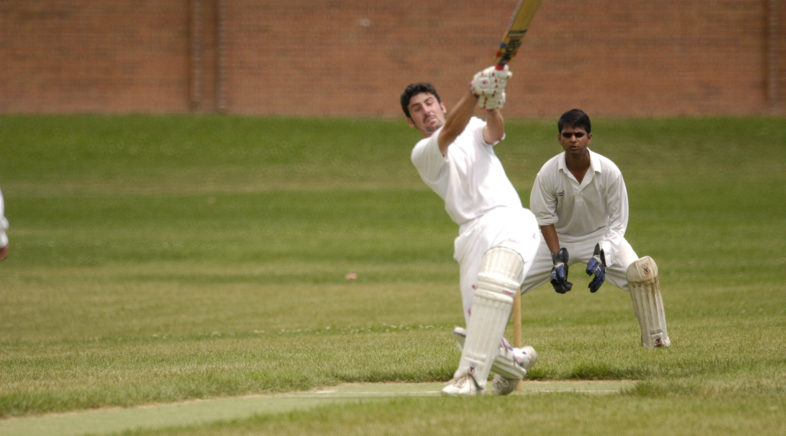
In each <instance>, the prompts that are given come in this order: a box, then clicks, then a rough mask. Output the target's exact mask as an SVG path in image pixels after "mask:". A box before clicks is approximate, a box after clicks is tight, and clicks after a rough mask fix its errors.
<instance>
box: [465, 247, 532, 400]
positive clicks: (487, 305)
mask: <svg viewBox="0 0 786 436" xmlns="http://www.w3.org/2000/svg"><path fill="white" fill-rule="evenodd" d="M523 269H524V262H523V260H522V259H521V256H520V255H519V254H518V253H516V252H515V251H513V250H511V249H509V248H502V247H494V248H491V249H490V250H489V251H487V252H486V254H485V255H484V256H483V260H482V261H481V265H480V272H479V273H478V289H477V291H475V296H474V298H473V303H472V314H471V315H470V317H469V324H468V325H467V338H466V340H465V342H464V348H463V349H462V351H461V361H460V362H459V367H458V370H457V371H456V374H455V376H461V375H462V374H466V373H470V374H472V375H473V377H474V379H475V380H476V382H477V383H478V385H480V387H481V389H483V388H485V384H486V381H487V380H488V376H489V372H490V371H491V365H492V362H493V361H494V358H495V357H496V356H497V354H498V353H499V352H498V348H499V344H500V342H501V340H502V336H503V335H504V334H505V327H507V324H508V319H509V318H510V312H511V309H512V308H513V296H514V295H515V294H516V292H519V286H520V280H521V275H522V273H523Z"/></svg>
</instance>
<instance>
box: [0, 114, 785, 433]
mask: <svg viewBox="0 0 786 436" xmlns="http://www.w3.org/2000/svg"><path fill="white" fill-rule="evenodd" d="M553 124H554V123H553V122H551V121H548V122H544V121H538V120H509V121H508V138H507V139H506V141H505V142H504V143H503V144H502V145H501V146H500V147H499V149H498V153H499V155H500V157H501V159H502V160H503V163H504V164H505V166H506V169H507V171H508V175H509V176H510V178H511V179H512V180H513V182H514V184H515V185H516V187H517V188H518V189H519V192H520V193H521V196H522V199H523V200H524V202H525V203H527V202H528V198H529V187H530V184H531V183H532V180H533V178H534V175H535V172H536V171H537V169H538V168H539V167H540V165H541V164H542V163H543V162H544V161H545V160H546V159H548V158H549V157H551V156H552V155H554V154H556V153H557V152H558V151H559V146H558V144H557V142H556V128H555V127H554V125H553ZM594 124H595V125H594V126H593V133H594V139H593V146H592V148H593V149H594V150H596V151H598V152H600V153H602V154H605V155H607V156H609V157H611V158H612V159H613V160H614V161H615V162H617V164H618V165H619V166H620V168H621V169H622V171H623V173H624V175H625V180H626V184H627V187H628V191H629V196H630V203H631V205H630V206H631V218H630V225H629V228H628V233H627V237H628V239H629V241H630V242H631V243H632V244H633V246H634V248H635V249H636V250H637V252H638V253H639V254H640V255H645V254H646V255H651V256H652V257H653V258H655V259H656V261H657V262H658V265H659V268H660V271H661V284H662V287H663V293H664V301H665V304H666V314H667V319H668V324H669V331H670V336H671V339H672V342H673V344H674V345H673V347H672V348H671V349H668V350H644V349H641V348H640V346H639V339H638V336H639V329H638V325H637V322H636V320H635V317H634V316H633V313H632V309H631V303H630V298H629V297H628V296H627V295H626V294H625V293H623V292H622V291H619V290H618V289H615V288H613V287H612V286H608V285H604V287H603V288H601V290H600V291H599V292H598V293H597V294H594V295H590V294H589V292H588V291H586V283H587V280H586V278H585V276H584V275H583V274H582V273H581V270H580V269H579V268H575V269H573V270H572V274H571V278H572V280H573V281H574V283H575V285H576V286H575V287H574V291H572V292H571V293H569V294H567V295H557V294H556V293H554V292H553V291H552V290H551V288H550V287H549V286H543V287H541V288H538V289H536V290H534V291H532V292H530V293H528V294H527V295H526V296H525V297H524V298H523V302H524V306H523V307H524V308H523V331H524V336H525V338H526V340H527V342H528V343H531V344H532V345H533V346H535V348H536V349H537V350H538V353H539V356H540V360H539V362H538V364H537V365H536V366H535V367H534V368H533V370H532V372H531V378H533V379H537V380H562V379H604V380H626V379H635V380H639V383H637V384H636V387H635V388H634V389H631V390H629V391H626V392H624V393H622V394H618V395H608V396H601V397H597V396H587V395H582V394H569V393H560V394H542V395H539V396H537V397H532V396H522V397H507V398H483V399H476V400H472V401H456V399H450V398H402V399H395V400H385V401H374V402H368V403H365V402H364V403H361V404H354V403H353V404H348V405H347V404H345V405H336V406H331V407H325V408H319V409H315V410H310V411H297V412H291V413H283V414H277V415H272V416H271V415H266V416H260V417H255V418H251V419H247V420H240V421H233V422H218V423H214V424H212V425H209V426H199V427H195V428H182V429H180V430H178V429H164V430H162V432H163V433H167V434H169V433H172V434H180V433H183V434H191V433H194V434H244V433H246V434H252V433H270V434H272V433H275V434H303V433H320V434H339V433H340V434H394V433H395V434H422V433H425V432H427V431H428V432H429V433H435V434H460V433H467V434H470V433H472V434H475V433H478V432H480V431H483V430H486V429H488V428H489V427H488V422H489V421H490V420H494V421H497V422H510V424H509V425H510V427H505V428H500V429H498V430H499V432H500V433H507V434H521V433H522V432H524V429H526V430H527V432H531V433H537V434H568V433H584V434H600V433H604V434H605V433H618V434H646V433H653V432H656V431H657V432H665V433H666V434H718V433H722V434H738V433H752V432H756V433H759V434H783V433H784V431H786V418H784V416H786V383H785V382H784V381H783V380H784V379H786V347H784V341H783V338H784V337H786V294H785V293H784V289H785V288H784V285H783V283H784V282H786V280H785V279H786V272H785V271H786V256H784V254H783V248H784V241H786V207H784V204H786V188H784V184H785V183H786V160H784V158H783V155H784V152H786V120H784V119H779V118H739V119H737V118H729V119H658V120H618V119H608V120H606V119H599V120H594ZM416 140H417V135H416V132H415V131H413V130H412V129H409V128H408V127H407V126H406V124H405V123H404V122H403V121H402V120H347V119H326V120H312V119H285V118H265V119H259V118H244V117H222V116H194V117H187V116H173V117H164V116H159V117H148V116H114V117H99V116H44V117H34V116H0V187H2V189H3V193H4V194H5V197H6V209H7V210H6V213H7V215H8V218H9V220H10V222H11V229H10V232H9V235H10V238H11V243H12V247H11V248H12V250H11V256H10V257H9V258H8V259H7V260H6V261H4V262H2V263H0V418H8V417H13V416H35V415H41V414H45V413H51V412H64V411H75V410H82V409H90V408H100V407H110V406H132V405H141V404H148V403H154V402H173V401H179V400H186V399H196V398H210V397H219V396H232V395H242V394H249V393H274V392H289V391H296V390H308V389H312V388H316V387H322V386H330V385H335V384H339V383H342V382H375V381H379V382H385V381H407V382H429V381H440V380H447V379H448V378H450V375H451V374H452V372H453V369H454V366H455V364H456V362H457V359H458V354H457V351H456V349H455V345H454V344H453V340H452V338H451V335H450V329H451V328H452V327H453V325H455V324H459V323H461V319H462V317H461V311H460V310H461V309H460V305H461V303H460V297H459V293H458V290H457V266H456V265H455V263H454V262H453V261H452V259H451V255H452V238H453V237H454V235H455V232H456V229H455V226H454V225H453V224H452V223H451V222H450V221H449V219H448V218H447V216H446V214H445V213H444V211H443V205H442V203H441V202H440V201H439V199H438V198H437V196H436V195H435V194H433V193H431V192H430V191H428V190H427V188H426V187H425V186H424V185H423V184H422V182H421V181H420V179H419V177H418V176H417V173H416V172H415V170H414V169H413V168H412V166H411V164H410V162H409V151H410V149H411V146H412V145H413V144H414V142H415V141H416ZM347 273H356V274H357V275H358V279H357V280H349V281H348V280H346V279H345V275H346V274H347ZM475 413H478V414H480V415H479V416H477V417H476V418H474V417H473V416H474V414H475Z"/></svg>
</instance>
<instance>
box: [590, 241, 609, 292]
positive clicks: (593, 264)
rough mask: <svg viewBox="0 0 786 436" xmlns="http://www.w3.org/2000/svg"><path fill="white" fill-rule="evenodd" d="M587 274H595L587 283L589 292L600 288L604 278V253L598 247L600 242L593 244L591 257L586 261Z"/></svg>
mask: <svg viewBox="0 0 786 436" xmlns="http://www.w3.org/2000/svg"><path fill="white" fill-rule="evenodd" d="M587 275H590V276H591V275H594V276H595V277H593V279H592V281H591V282H590V284H589V290H590V292H595V291H597V290H598V289H600V285H602V284H603V281H604V280H606V255H605V254H604V253H603V250H601V249H600V244H595V251H593V253H592V258H590V260H589V262H587Z"/></svg>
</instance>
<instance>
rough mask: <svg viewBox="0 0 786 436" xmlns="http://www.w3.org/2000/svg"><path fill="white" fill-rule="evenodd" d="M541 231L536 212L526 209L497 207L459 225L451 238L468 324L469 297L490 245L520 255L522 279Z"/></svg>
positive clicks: (529, 264)
mask: <svg viewBox="0 0 786 436" xmlns="http://www.w3.org/2000/svg"><path fill="white" fill-rule="evenodd" d="M540 241H541V234H540V227H538V222H537V220H536V219H535V215H534V214H533V213H532V212H530V211H529V210H528V209H525V208H523V207H522V208H513V207H498V208H495V209H492V210H491V211H489V212H487V213H486V214H484V215H483V216H481V217H479V218H476V219H474V220H472V221H470V222H468V223H465V224H463V225H461V227H460V228H459V236H458V237H456V239H455V240H454V241H453V249H454V251H453V258H454V259H456V261H457V262H458V263H459V285H460V287H461V302H462V306H463V310H464V321H465V322H466V323H467V324H468V323H469V315H470V313H471V310H472V299H473V297H474V295H475V289H476V287H477V283H478V272H479V270H480V261H481V259H482V258H483V255H484V254H485V253H486V251H488V250H489V249H490V248H492V247H506V248H510V249H511V250H514V251H515V252H517V253H518V254H519V255H521V258H522V260H523V261H524V269H523V271H522V275H521V277H519V279H518V280H519V283H522V282H523V281H524V277H526V276H527V271H528V270H529V269H530V266H531V265H532V261H533V259H534V258H535V253H536V252H537V250H538V246H539V245H540Z"/></svg>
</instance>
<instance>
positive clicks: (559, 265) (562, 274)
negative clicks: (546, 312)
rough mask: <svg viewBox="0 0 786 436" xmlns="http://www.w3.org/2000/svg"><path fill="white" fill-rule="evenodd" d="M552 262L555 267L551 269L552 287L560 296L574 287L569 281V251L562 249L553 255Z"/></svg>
mask: <svg viewBox="0 0 786 436" xmlns="http://www.w3.org/2000/svg"><path fill="white" fill-rule="evenodd" d="M551 261H552V262H554V267H553V268H551V286H553V287H554V290H555V291H557V293H558V294H564V293H566V292H568V291H570V289H571V288H572V287H573V283H571V282H569V281H568V250H567V249H565V248H560V249H559V251H558V252H557V253H551Z"/></svg>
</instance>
